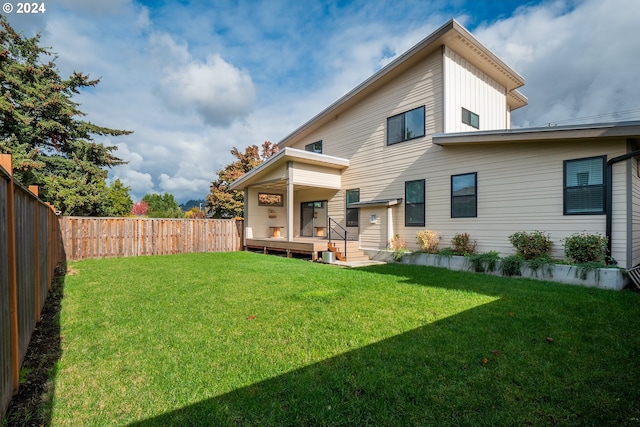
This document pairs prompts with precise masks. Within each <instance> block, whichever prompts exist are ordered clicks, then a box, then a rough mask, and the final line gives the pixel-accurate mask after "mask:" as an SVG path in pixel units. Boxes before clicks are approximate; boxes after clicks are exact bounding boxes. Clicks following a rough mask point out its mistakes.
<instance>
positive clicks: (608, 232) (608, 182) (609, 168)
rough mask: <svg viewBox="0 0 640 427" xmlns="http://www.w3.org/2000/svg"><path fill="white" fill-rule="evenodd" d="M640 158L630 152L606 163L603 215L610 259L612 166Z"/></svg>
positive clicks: (637, 152)
mask: <svg viewBox="0 0 640 427" xmlns="http://www.w3.org/2000/svg"><path fill="white" fill-rule="evenodd" d="M636 156H640V150H636V151H632V152H630V153H627V154H623V155H621V156H618V157H614V158H613V159H610V160H608V161H607V167H606V171H605V177H606V178H605V179H606V181H605V182H606V184H605V193H606V200H605V204H604V205H605V215H606V233H605V234H606V237H607V255H608V256H609V257H611V235H612V231H611V230H612V226H613V206H612V205H613V165H614V164H616V163H619V162H622V161H625V160H629V159H630V158H632V157H636Z"/></svg>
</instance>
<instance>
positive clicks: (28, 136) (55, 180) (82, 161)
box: [0, 16, 131, 216]
mask: <svg viewBox="0 0 640 427" xmlns="http://www.w3.org/2000/svg"><path fill="white" fill-rule="evenodd" d="M39 42H40V36H39V35H38V36H35V37H24V36H22V35H21V34H18V33H17V32H16V31H15V30H14V29H13V28H12V27H11V26H10V25H9V23H8V22H7V20H6V18H5V17H3V16H0V153H9V154H11V155H12V157H13V168H14V176H15V179H16V180H17V181H18V182H20V183H22V184H23V185H38V186H39V187H40V191H39V193H40V197H41V198H42V199H43V200H45V201H48V202H50V203H52V204H53V205H54V206H55V207H56V209H58V210H60V211H62V213H63V214H65V215H95V216H105V215H110V214H112V211H113V207H111V206H109V200H110V199H109V192H110V190H109V188H108V186H107V184H106V178H107V170H106V168H110V167H113V166H116V165H120V164H123V163H125V162H123V161H122V160H121V159H119V158H117V157H116V156H115V155H114V154H113V152H114V151H115V150H116V149H117V147H115V146H104V145H102V144H99V143H96V142H94V141H93V139H92V136H95V135H101V136H106V135H111V136H117V135H126V134H130V133H131V132H130V131H125V130H116V129H109V128H106V127H102V126H98V125H95V124H93V123H91V122H89V121H85V120H82V119H80V118H81V117H84V116H85V114H84V113H83V112H82V111H80V110H79V108H78V107H79V104H78V103H76V102H74V101H73V100H72V97H73V96H74V95H76V94H78V93H79V92H80V90H81V89H83V88H88V87H94V86H96V85H97V84H98V83H99V80H91V79H90V78H89V76H87V75H85V74H82V73H79V72H74V73H73V74H72V75H71V76H70V77H69V78H67V79H63V78H62V77H61V76H60V73H59V71H58V69H57V66H56V64H55V63H54V62H53V60H51V61H48V62H45V61H44V60H45V59H46V58H48V57H52V52H51V51H49V50H48V49H46V48H43V47H40V46H39ZM123 188H126V187H123ZM120 190H122V188H121V189H120ZM116 209H120V208H119V207H118V208H116Z"/></svg>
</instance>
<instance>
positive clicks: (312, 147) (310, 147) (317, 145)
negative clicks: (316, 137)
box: [304, 141, 322, 154]
mask: <svg viewBox="0 0 640 427" xmlns="http://www.w3.org/2000/svg"><path fill="white" fill-rule="evenodd" d="M304 149H305V150H307V151H311V152H312V153H319V154H322V141H316V142H312V143H311V144H307V145H305V146H304Z"/></svg>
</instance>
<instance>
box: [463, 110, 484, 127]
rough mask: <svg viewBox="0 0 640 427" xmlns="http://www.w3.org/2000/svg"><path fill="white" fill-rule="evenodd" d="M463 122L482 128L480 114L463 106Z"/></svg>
mask: <svg viewBox="0 0 640 427" xmlns="http://www.w3.org/2000/svg"><path fill="white" fill-rule="evenodd" d="M462 123H464V124H465V125H469V126H471V127H474V128H476V129H480V116H479V115H477V114H476V113H474V112H472V111H469V110H467V109H466V108H464V107H462Z"/></svg>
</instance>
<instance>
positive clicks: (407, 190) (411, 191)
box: [404, 179, 425, 227]
mask: <svg viewBox="0 0 640 427" xmlns="http://www.w3.org/2000/svg"><path fill="white" fill-rule="evenodd" d="M404 200H405V202H404V225H405V226H408V227H409V226H424V224H425V203H424V200H425V180H424V179H418V180H415V181H406V182H405V183H404Z"/></svg>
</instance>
